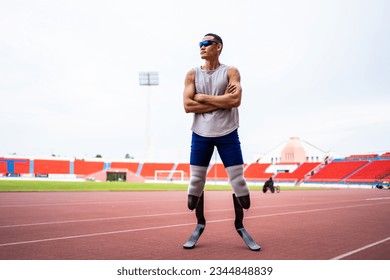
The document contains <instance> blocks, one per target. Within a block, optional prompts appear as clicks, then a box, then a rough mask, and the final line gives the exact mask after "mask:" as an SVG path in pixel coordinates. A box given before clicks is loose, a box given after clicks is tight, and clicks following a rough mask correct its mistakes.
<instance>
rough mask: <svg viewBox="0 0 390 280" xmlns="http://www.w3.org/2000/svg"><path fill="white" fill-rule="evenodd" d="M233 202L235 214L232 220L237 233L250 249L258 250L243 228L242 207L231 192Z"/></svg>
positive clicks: (258, 247) (257, 246)
mask: <svg viewBox="0 0 390 280" xmlns="http://www.w3.org/2000/svg"><path fill="white" fill-rule="evenodd" d="M233 203H234V212H235V214H236V219H235V220H234V226H235V227H236V230H237V233H238V234H239V235H240V236H241V238H242V239H243V240H244V242H245V244H246V245H247V246H248V248H249V249H251V250H252V251H260V249H261V247H260V246H259V245H258V244H257V243H256V242H255V241H254V240H253V239H252V237H251V236H250V235H249V233H248V232H247V231H246V229H245V228H244V225H243V223H242V220H243V219H244V211H243V208H242V206H241V204H240V202H239V201H238V199H237V197H236V195H235V194H233Z"/></svg>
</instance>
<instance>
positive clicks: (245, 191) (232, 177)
mask: <svg viewBox="0 0 390 280" xmlns="http://www.w3.org/2000/svg"><path fill="white" fill-rule="evenodd" d="M226 172H227V174H228V176H229V181H230V184H231V185H232V188H233V191H234V193H235V194H236V196H237V197H241V196H246V195H249V188H248V186H247V184H246V181H245V178H244V167H243V165H241V164H240V165H234V166H229V167H226Z"/></svg>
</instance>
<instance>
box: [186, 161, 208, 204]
mask: <svg viewBox="0 0 390 280" xmlns="http://www.w3.org/2000/svg"><path fill="white" fill-rule="evenodd" d="M206 173H207V167H206V166H196V165H191V166H190V182H189V185H188V194H189V195H194V196H197V197H200V196H201V195H202V192H203V190H204V185H205V183H206Z"/></svg>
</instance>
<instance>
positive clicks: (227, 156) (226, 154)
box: [190, 129, 244, 167]
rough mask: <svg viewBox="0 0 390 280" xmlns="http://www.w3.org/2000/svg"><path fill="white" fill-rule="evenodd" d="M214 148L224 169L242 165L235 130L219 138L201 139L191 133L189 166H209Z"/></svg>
mask: <svg viewBox="0 0 390 280" xmlns="http://www.w3.org/2000/svg"><path fill="white" fill-rule="evenodd" d="M214 147H217V150H218V154H219V156H220V157H221V160H222V162H223V165H224V166H225V167H229V166H234V165H239V164H243V163H244V160H243V157H242V151H241V144H240V140H239V138H238V132H237V129H236V130H234V131H233V132H231V133H229V134H227V135H225V136H221V137H203V136H200V135H198V134H196V133H195V132H193V133H192V142H191V157H190V164H191V165H197V166H209V164H210V160H211V157H212V156H213V152H214Z"/></svg>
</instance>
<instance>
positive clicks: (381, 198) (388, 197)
mask: <svg viewBox="0 0 390 280" xmlns="http://www.w3.org/2000/svg"><path fill="white" fill-rule="evenodd" d="M384 199H390V196H386V197H375V198H367V199H366V200H384Z"/></svg>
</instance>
